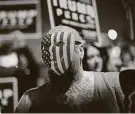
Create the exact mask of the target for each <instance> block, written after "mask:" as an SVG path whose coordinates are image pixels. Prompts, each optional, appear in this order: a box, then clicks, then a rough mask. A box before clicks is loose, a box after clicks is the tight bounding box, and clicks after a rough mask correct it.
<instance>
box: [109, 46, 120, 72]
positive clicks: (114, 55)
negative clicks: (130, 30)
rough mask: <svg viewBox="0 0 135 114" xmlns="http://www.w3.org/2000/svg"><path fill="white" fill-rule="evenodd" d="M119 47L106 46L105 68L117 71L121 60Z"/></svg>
mask: <svg viewBox="0 0 135 114" xmlns="http://www.w3.org/2000/svg"><path fill="white" fill-rule="evenodd" d="M120 53H121V48H120V47H119V46H113V47H110V48H108V55H109V59H108V63H107V69H108V71H109V72H119V71H120V68H121V65H122V61H121V59H120Z"/></svg>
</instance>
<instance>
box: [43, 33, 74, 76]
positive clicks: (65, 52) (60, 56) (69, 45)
mask: <svg viewBox="0 0 135 114" xmlns="http://www.w3.org/2000/svg"><path fill="white" fill-rule="evenodd" d="M74 43H75V36H74V34H73V33H70V32H55V33H52V34H47V35H46V36H44V37H43V39H42V41H41V50H42V59H43V61H44V63H45V64H46V66H47V67H48V69H49V70H52V71H53V72H54V73H56V74H57V75H62V74H63V73H64V72H65V71H66V70H67V69H68V68H69V66H70V63H71V62H72V58H73V50H74Z"/></svg>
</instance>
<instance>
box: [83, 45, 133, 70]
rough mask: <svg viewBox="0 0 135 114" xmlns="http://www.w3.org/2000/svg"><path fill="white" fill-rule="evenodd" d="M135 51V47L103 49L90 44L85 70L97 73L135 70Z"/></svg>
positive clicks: (84, 62)
mask: <svg viewBox="0 0 135 114" xmlns="http://www.w3.org/2000/svg"><path fill="white" fill-rule="evenodd" d="M134 49H135V47H134V46H129V45H124V46H122V47H118V46H113V47H111V48H108V47H106V48H102V47H97V46H96V45H94V44H93V43H91V44H88V45H87V46H86V47H85V56H84V60H83V68H84V69H85V70H87V71H97V72H98V71H100V72H120V71H122V70H126V69H135V55H134V53H135V52H134ZM132 50H133V51H132Z"/></svg>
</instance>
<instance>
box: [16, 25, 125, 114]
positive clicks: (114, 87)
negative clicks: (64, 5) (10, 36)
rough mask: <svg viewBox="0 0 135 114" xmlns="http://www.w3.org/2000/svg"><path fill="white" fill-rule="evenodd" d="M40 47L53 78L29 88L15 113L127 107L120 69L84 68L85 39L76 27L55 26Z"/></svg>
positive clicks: (108, 110) (118, 110)
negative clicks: (102, 70) (107, 71)
mask: <svg viewBox="0 0 135 114" xmlns="http://www.w3.org/2000/svg"><path fill="white" fill-rule="evenodd" d="M41 50H42V59H43V61H44V63H45V65H46V66H47V67H48V73H49V78H50V81H48V82H47V83H45V84H44V85H42V86H39V87H37V88H33V89H30V90H28V91H26V92H25V93H24V95H23V96H22V98H21V99H20V101H19V103H18V105H17V107H16V110H15V112H16V113H45V112H49V113H50V112H51V113H60V112H64V113H68V112H72V113H74V112H77V113H79V112H83V113H85V112H100V113H103V112H108V113H119V112H124V111H125V110H124V94H123V91H122V89H121V86H120V83H119V73H115V72H111V73H110V72H109V73H103V72H93V71H84V70H83V66H82V59H83V56H84V49H83V42H82V40H81V37H80V35H79V33H78V32H77V31H76V30H74V29H73V28H70V27H67V26H57V27H54V28H53V29H51V30H50V31H49V32H48V33H47V34H46V35H45V36H44V37H43V38H42V41H41Z"/></svg>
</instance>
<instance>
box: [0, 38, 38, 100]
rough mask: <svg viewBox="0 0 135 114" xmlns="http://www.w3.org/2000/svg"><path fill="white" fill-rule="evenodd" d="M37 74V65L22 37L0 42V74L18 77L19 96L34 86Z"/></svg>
mask: <svg viewBox="0 0 135 114" xmlns="http://www.w3.org/2000/svg"><path fill="white" fill-rule="evenodd" d="M38 75H39V69H38V65H37V63H36V61H35V59H34V57H33V54H32V52H31V51H30V50H29V48H28V46H27V45H26V42H25V41H24V40H23V39H22V40H21V39H18V38H14V39H13V40H8V41H2V42H1V46H0V76H1V77H16V78H17V79H18V93H19V98H20V97H21V96H22V94H24V92H25V91H26V90H28V89H29V88H32V87H36V81H37V77H38Z"/></svg>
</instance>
